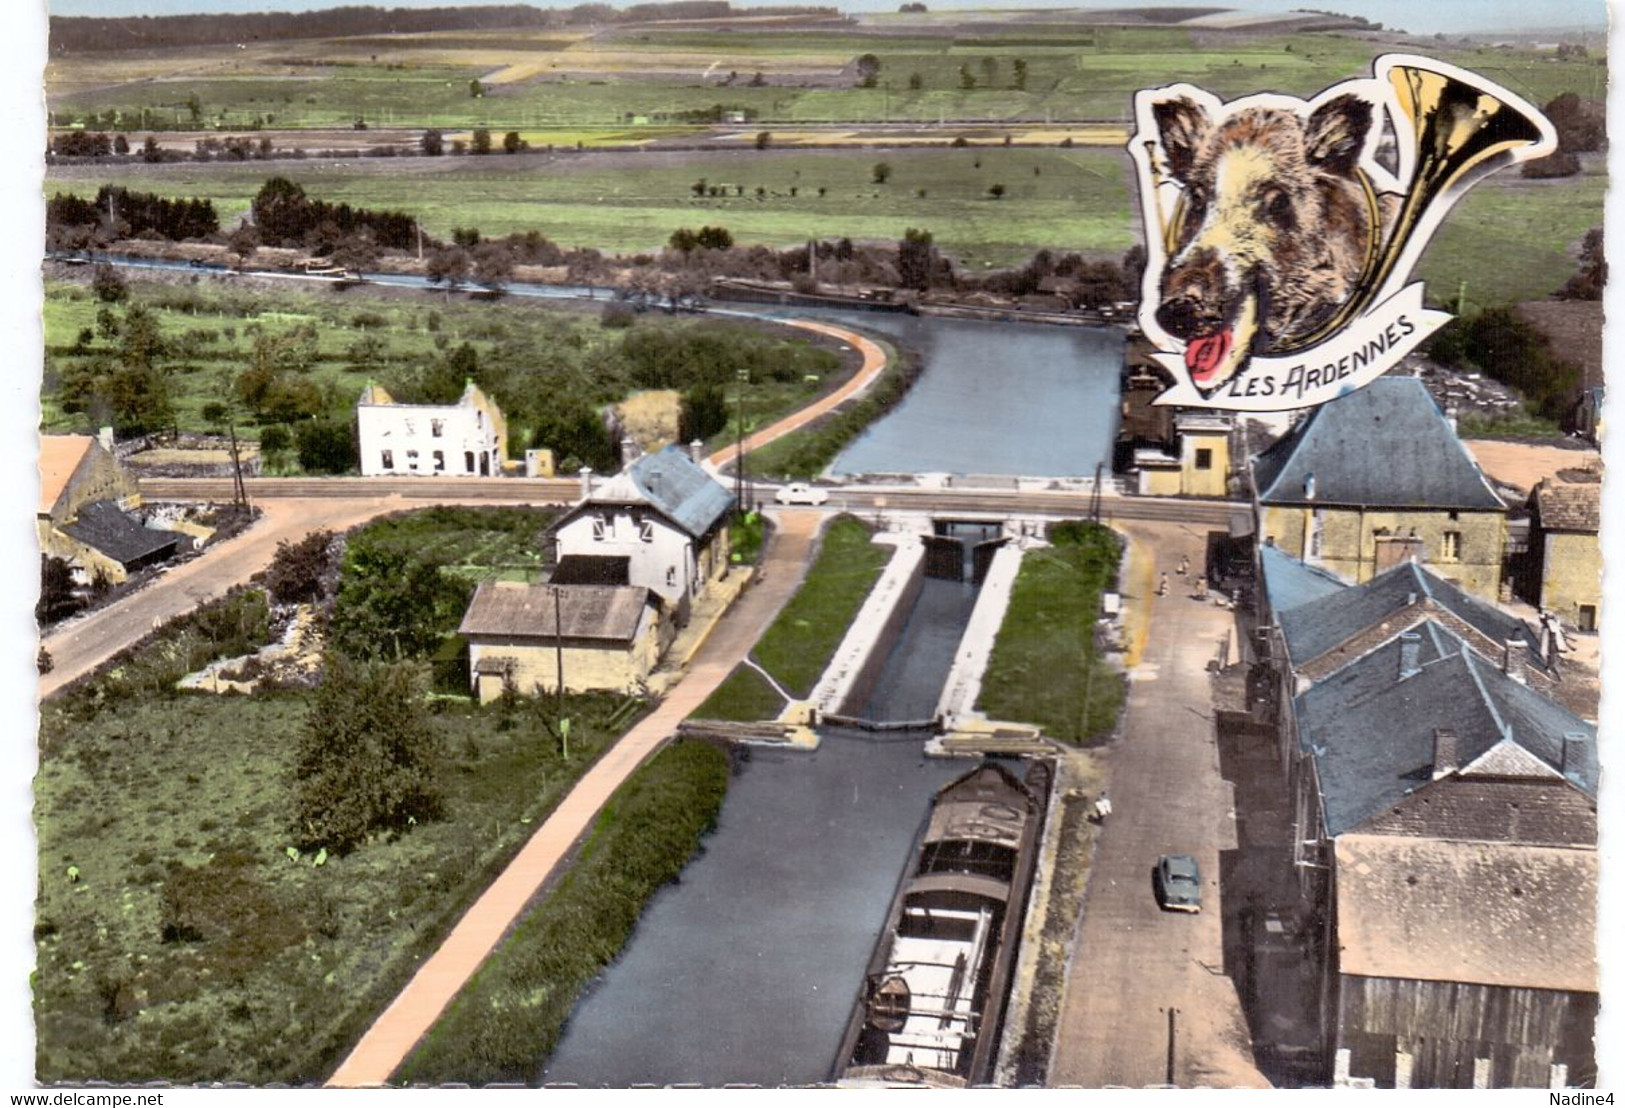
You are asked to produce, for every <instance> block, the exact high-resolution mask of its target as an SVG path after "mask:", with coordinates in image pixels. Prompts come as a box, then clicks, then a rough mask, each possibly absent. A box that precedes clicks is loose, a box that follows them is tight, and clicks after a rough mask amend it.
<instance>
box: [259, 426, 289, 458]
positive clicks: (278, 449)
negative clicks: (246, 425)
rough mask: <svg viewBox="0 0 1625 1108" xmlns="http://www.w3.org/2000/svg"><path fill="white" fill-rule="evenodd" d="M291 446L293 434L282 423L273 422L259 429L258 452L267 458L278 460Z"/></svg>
mask: <svg viewBox="0 0 1625 1108" xmlns="http://www.w3.org/2000/svg"><path fill="white" fill-rule="evenodd" d="M292 447H293V436H292V435H290V434H289V433H288V429H287V428H286V427H284V426H283V425H282V424H280V423H273V424H271V426H269V427H267V428H265V429H263V430H262V431H260V454H261V455H262V456H263V457H265V458H266V459H267V460H270V461H274V462H275V461H280V459H281V458H282V456H283V455H284V454H286V453H287V452H288V451H289V450H290V449H291V448H292Z"/></svg>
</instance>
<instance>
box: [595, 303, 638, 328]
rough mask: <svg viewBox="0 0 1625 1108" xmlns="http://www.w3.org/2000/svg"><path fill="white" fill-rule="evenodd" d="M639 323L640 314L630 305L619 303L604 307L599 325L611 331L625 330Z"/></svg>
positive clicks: (599, 318)
mask: <svg viewBox="0 0 1625 1108" xmlns="http://www.w3.org/2000/svg"><path fill="white" fill-rule="evenodd" d="M637 321H638V313H637V312H635V311H633V310H632V306H631V305H630V304H622V303H620V302H619V301H616V302H614V303H610V304H606V305H604V311H603V314H601V315H600V316H599V317H598V324H599V326H601V327H604V328H606V329H609V330H615V331H620V330H625V329H626V328H628V327H630V326H632V324H634V323H636V322H637Z"/></svg>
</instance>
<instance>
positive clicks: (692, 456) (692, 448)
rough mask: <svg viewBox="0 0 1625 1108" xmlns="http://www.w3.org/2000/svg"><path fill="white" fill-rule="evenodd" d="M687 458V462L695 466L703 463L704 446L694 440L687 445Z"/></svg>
mask: <svg viewBox="0 0 1625 1108" xmlns="http://www.w3.org/2000/svg"><path fill="white" fill-rule="evenodd" d="M688 457H689V460H690V461H692V462H693V463H694V464H695V465H699V464H700V463H701V462H703V461H705V444H704V443H703V442H701V441H700V440H699V439H695V440H694V441H693V442H691V443H689V444H688Z"/></svg>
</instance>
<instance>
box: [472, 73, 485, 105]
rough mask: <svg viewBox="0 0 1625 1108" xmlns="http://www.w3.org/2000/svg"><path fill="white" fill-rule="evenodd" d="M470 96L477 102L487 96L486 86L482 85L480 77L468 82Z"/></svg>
mask: <svg viewBox="0 0 1625 1108" xmlns="http://www.w3.org/2000/svg"><path fill="white" fill-rule="evenodd" d="M468 95H469V96H470V97H472V98H473V99H475V100H479V99H481V98H483V97H484V96H485V86H484V85H482V84H480V79H479V78H478V77H476V78H474V79H473V80H472V81H470V82H468Z"/></svg>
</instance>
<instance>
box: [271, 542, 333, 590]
mask: <svg viewBox="0 0 1625 1108" xmlns="http://www.w3.org/2000/svg"><path fill="white" fill-rule="evenodd" d="M332 545H333V532H331V531H312V532H311V533H310V534H308V535H306V536H305V537H304V538H303V539H301V540H299V541H298V542H288V541H287V540H285V539H284V540H283V541H282V542H279V543H277V544H276V555H275V556H274V557H273V558H272V559H271V564H270V566H269V567H268V568H267V569H266V571H265V588H266V591H268V592H269V593H270V594H271V599H273V600H275V601H276V602H277V603H279V604H303V603H307V602H309V601H312V600H320V599H321V598H322V596H323V595H325V593H326V591H327V589H326V585H325V583H324V580H323V579H324V578H325V577H326V576H327V574H328V573H329V572H330V571H331V570H332V566H333V558H332Z"/></svg>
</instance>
